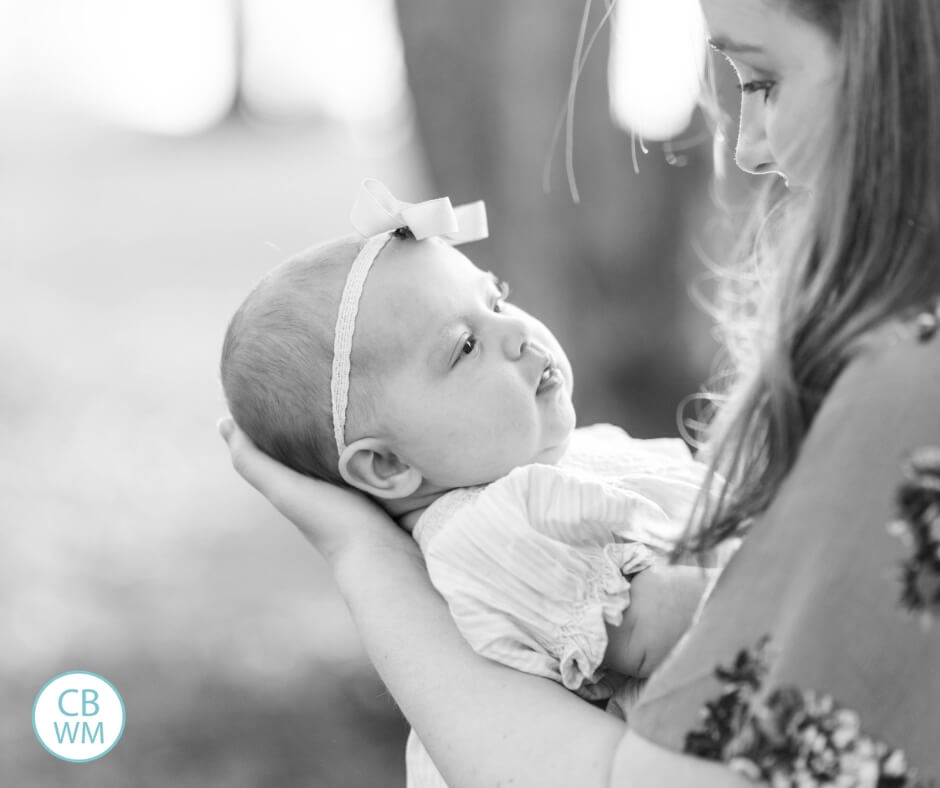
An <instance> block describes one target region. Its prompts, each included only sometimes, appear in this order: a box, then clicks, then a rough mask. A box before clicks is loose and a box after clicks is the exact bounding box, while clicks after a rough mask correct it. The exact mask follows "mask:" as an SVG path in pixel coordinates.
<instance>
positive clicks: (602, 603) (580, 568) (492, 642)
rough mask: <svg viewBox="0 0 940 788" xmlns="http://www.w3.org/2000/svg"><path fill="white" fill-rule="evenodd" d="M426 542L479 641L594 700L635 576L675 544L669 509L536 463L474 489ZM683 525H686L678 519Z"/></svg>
mask: <svg viewBox="0 0 940 788" xmlns="http://www.w3.org/2000/svg"><path fill="white" fill-rule="evenodd" d="M471 495H472V497H471V499H470V500H465V501H464V502H463V503H464V504H465V505H462V506H460V507H458V508H457V509H456V511H454V512H453V513H452V514H450V516H449V517H448V519H447V522H446V524H444V525H443V526H442V527H439V528H437V529H436V531H435V532H433V533H430V534H428V533H425V534H423V535H422V536H421V537H420V538H419V542H422V548H423V550H424V552H425V558H426V561H427V566H428V572H429V574H430V577H431V580H432V582H433V583H434V585H435V586H436V587H437V589H438V590H439V591H440V593H441V594H442V595H443V596H444V597H445V599H446V600H447V602H448V604H449V606H450V610H451V613H452V615H453V617H454V619H455V621H456V623H457V626H458V627H459V629H460V631H461V632H462V633H463V635H464V637H465V638H466V639H467V641H469V643H470V644H471V645H472V646H473V648H474V649H475V650H476V651H477V652H478V653H480V654H482V655H483V656H486V657H488V658H490V659H493V660H496V661H498V662H502V663H504V664H506V665H509V666H510V667H513V668H516V669H518V670H523V671H525V672H527V673H533V674H536V675H540V676H545V677H548V678H551V679H554V680H555V681H558V682H560V683H562V684H564V686H565V687H567V688H568V689H571V690H575V691H577V692H578V693H579V694H581V695H582V696H584V697H587V698H591V699H598V698H605V697H608V696H609V695H610V694H611V692H612V691H613V689H614V688H615V687H616V684H617V683H618V681H619V679H618V681H614V679H613V677H608V676H606V675H605V672H604V670H603V668H602V667H601V662H602V660H603V657H604V653H605V651H606V648H607V629H606V627H607V625H612V626H617V625H619V624H620V623H621V620H622V617H623V612H624V610H625V609H626V608H627V606H628V605H629V604H630V582H629V580H628V579H627V578H628V577H629V576H630V575H632V574H634V573H636V572H639V571H640V570H642V569H644V568H646V567H647V566H649V565H650V564H651V563H653V562H654V561H656V560H658V557H659V556H661V555H662V552H663V550H664V549H668V547H669V546H670V544H669V540H668V538H666V537H664V536H662V535H661V534H663V533H672V531H673V529H674V528H675V524H673V523H672V522H671V520H670V517H669V515H668V514H667V513H666V511H665V510H664V509H663V508H662V507H660V506H659V505H657V504H656V503H654V502H653V501H652V500H651V499H649V498H647V497H645V496H643V495H642V494H639V493H635V492H632V491H628V490H623V489H617V488H615V487H612V486H611V485H608V484H604V483H603V482H601V481H598V480H592V479H588V478H585V477H582V476H579V475H578V474H577V473H575V472H572V471H570V470H565V469H562V468H558V467H553V466H545V465H530V466H526V467H523V468H517V469H516V470H514V471H513V472H512V473H510V474H509V475H508V476H506V477H504V478H503V479H500V480H499V481H497V482H495V483H493V484H491V485H489V486H488V487H487V488H485V489H483V490H482V491H477V494H471ZM679 527H680V528H681V524H679Z"/></svg>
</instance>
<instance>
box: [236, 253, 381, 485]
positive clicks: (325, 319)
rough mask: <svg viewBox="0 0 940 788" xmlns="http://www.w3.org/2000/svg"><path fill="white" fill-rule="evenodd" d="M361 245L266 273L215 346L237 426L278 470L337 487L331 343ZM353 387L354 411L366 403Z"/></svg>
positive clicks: (298, 257)
mask: <svg viewBox="0 0 940 788" xmlns="http://www.w3.org/2000/svg"><path fill="white" fill-rule="evenodd" d="M364 243H365V241H364V240H363V239H361V238H359V237H347V238H342V239H339V240H337V241H332V242H329V243H326V244H323V245H321V246H317V247H314V248H312V249H309V250H307V251H305V252H301V253H300V254H298V255H296V256H295V257H293V258H291V259H289V260H287V261H286V262H284V263H282V264H281V265H279V266H278V267H277V268H275V269H273V270H272V271H270V272H269V273H268V274H267V275H266V276H265V277H264V278H263V279H262V280H261V281H260V282H259V283H258V284H257V286H256V287H255V288H254V290H252V291H251V293H250V294H249V295H248V297H247V298H246V299H245V301H244V303H242V305H241V306H240V307H239V308H238V311H236V312H235V315H234V316H233V317H232V320H231V322H230V323H229V326H228V330H227V331H226V333H225V341H224V343H223V345H222V360H221V374H222V388H223V390H224V391H225V397H226V400H227V401H228V407H229V411H230V412H231V414H232V417H233V418H234V419H235V422H236V423H237V424H238V426H239V427H241V429H242V430H243V431H244V432H245V434H247V435H248V437H249V438H251V439H252V441H254V443H255V444H256V445H257V446H258V448H260V449H261V450H262V451H264V452H265V453H267V454H269V455H270V456H271V457H273V458H274V459H276V460H278V461H279V462H282V463H283V464H285V465H287V466H288V467H290V468H293V469H294V470H295V471H298V472H300V473H303V474H305V475H307V476H313V477H315V478H319V479H325V480H326V481H330V482H334V483H336V484H342V483H343V480H342V478H341V477H340V475H339V472H338V470H337V462H338V459H339V458H338V456H337V453H336V443H335V440H334V437H333V416H332V406H331V399H330V376H331V369H332V362H333V335H334V331H335V323H336V313H337V309H338V305H339V300H340V297H341V295H342V291H343V285H344V283H345V281H346V275H347V273H348V272H349V268H350V266H351V265H352V262H353V260H354V259H355V257H356V255H357V254H358V253H359V251H360V250H361V249H362V247H363V245H364ZM357 380H358V382H357V387H358V389H359V391H358V392H357V394H359V396H357V398H356V399H357V402H356V405H357V407H358V408H359V409H361V408H363V407H368V400H369V397H368V396H367V394H368V392H367V390H366V391H363V388H364V387H363V386H362V385H360V384H361V383H362V382H363V381H362V377H361V376H358V375H357ZM365 388H366V389H368V387H367V386H366V387H365ZM363 394H366V396H362V395H363ZM350 408H351V409H352V408H353V403H352V402H351V403H350Z"/></svg>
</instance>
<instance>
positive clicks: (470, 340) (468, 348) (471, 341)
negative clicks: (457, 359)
mask: <svg viewBox="0 0 940 788" xmlns="http://www.w3.org/2000/svg"><path fill="white" fill-rule="evenodd" d="M476 346H477V338H476V337H474V336H470V337H467V339H466V341H464V343H463V346H462V347H461V348H460V355H461V356H469V355H470V354H471V353H473V351H474V350H476Z"/></svg>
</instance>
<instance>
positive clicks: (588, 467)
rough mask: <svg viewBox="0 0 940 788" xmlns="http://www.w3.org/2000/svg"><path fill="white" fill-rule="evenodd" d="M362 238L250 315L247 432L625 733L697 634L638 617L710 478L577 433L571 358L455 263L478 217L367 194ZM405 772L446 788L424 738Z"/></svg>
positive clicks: (289, 265)
mask: <svg viewBox="0 0 940 788" xmlns="http://www.w3.org/2000/svg"><path fill="white" fill-rule="evenodd" d="M352 218H353V224H354V226H355V227H356V228H357V229H358V230H359V231H360V232H361V233H362V236H361V237H350V238H346V239H341V240H338V241H334V242H331V243H327V244H325V245H322V246H319V247H316V248H315V249H313V250H311V251H308V252H305V253H302V254H301V255H299V256H297V257H295V258H293V259H291V260H288V261H287V262H286V263H284V264H282V265H281V266H279V267H277V268H275V269H274V270H273V271H271V272H270V273H269V274H268V275H267V276H266V277H265V278H264V279H263V280H262V281H261V282H260V283H259V284H258V286H257V287H256V288H255V289H254V291H253V292H252V293H251V294H250V295H249V296H248V298H247V299H246V300H245V302H244V303H243V304H242V305H241V307H240V308H239V309H238V311H237V312H236V314H235V316H234V317H233V319H232V321H231V324H230V325H229V328H228V332H227V334H226V337H225V342H224V347H223V351H222V364H221V371H222V384H223V387H224V390H225V395H226V398H227V400H228V404H229V407H230V410H231V413H232V416H233V417H234V419H235V421H236V422H237V423H238V425H239V426H240V427H241V428H242V430H244V432H245V433H246V434H247V435H248V436H249V437H250V438H251V439H252V440H253V441H254V442H255V443H256V444H257V445H258V446H259V447H260V448H261V449H262V450H264V451H265V452H267V453H268V454H270V455H271V456H272V457H274V458H275V459H277V460H279V461H281V462H282V463H284V464H286V465H288V466H290V467H292V468H294V469H295V470H297V471H300V472H302V473H305V474H309V475H311V476H315V477H318V478H322V479H326V480H328V481H332V482H335V483H337V484H347V485H349V486H351V487H354V488H356V489H358V490H361V491H363V492H365V493H367V494H369V495H370V496H372V497H373V498H374V499H376V500H377V501H379V502H380V503H381V504H383V505H384V507H385V508H386V510H387V511H388V512H389V513H390V514H391V515H392V516H393V517H394V518H395V519H396V520H397V521H398V522H399V523H400V524H401V526H402V527H404V528H405V529H407V530H408V531H409V532H411V533H412V534H413V536H414V538H415V539H416V540H417V542H418V544H419V546H420V547H421V550H422V552H423V554H424V556H425V560H426V562H427V567H428V573H429V575H430V577H431V580H432V582H433V583H434V585H435V586H436V588H437V589H438V590H439V591H440V593H441V594H442V595H443V596H444V598H445V599H446V600H447V602H448V604H449V606H450V610H451V613H452V615H453V616H454V619H455V620H456V622H457V625H458V627H459V628H460V630H461V632H462V634H463V635H464V637H465V638H466V639H467V640H468V642H469V643H470V644H471V645H472V646H473V648H474V649H475V650H476V651H477V652H478V653H480V654H482V655H484V656H486V657H489V658H491V659H494V660H497V661H499V662H502V663H504V664H507V665H509V666H511V667H514V668H517V669H519V670H524V671H526V672H529V673H533V674H536V675H540V676H545V677H548V678H551V679H554V680H555V681H558V682H560V683H562V684H563V685H564V686H565V687H567V688H568V689H570V690H573V691H575V692H577V693H578V694H580V695H581V696H582V697H584V698H586V699H589V700H593V701H602V700H603V701H607V702H608V708H609V709H611V710H612V711H614V712H619V713H621V714H622V713H623V710H624V709H625V708H626V707H628V706H629V702H630V698H631V696H632V693H634V692H635V690H636V683H635V681H634V680H633V678H630V677H628V676H626V675H624V674H625V673H632V674H633V677H634V678H635V677H637V676H639V675H640V674H642V675H648V673H649V671H650V670H651V669H652V668H653V667H655V662H656V658H655V657H654V656H651V655H657V654H662V653H664V652H665V651H666V650H668V648H669V646H671V645H672V643H673V642H674V640H675V638H676V636H677V633H678V632H680V631H681V629H682V628H683V626H685V625H686V624H687V623H688V622H689V621H690V620H691V615H692V612H693V610H692V607H694V605H691V606H690V605H688V604H686V605H685V606H684V607H683V606H682V605H680V606H679V609H680V612H679V614H678V615H679V617H680V618H681V619H682V620H681V622H680V623H681V626H678V627H677V626H675V622H670V623H671V625H667V623H666V622H664V621H663V622H660V621H659V620H658V618H657V620H655V621H650V622H647V626H645V627H643V628H642V629H641V628H640V627H637V626H635V625H633V624H630V625H628V624H627V620H626V619H627V618H628V617H625V615H624V613H625V611H627V609H628V608H629V606H630V604H631V596H630V587H631V580H632V579H633V577H634V576H635V575H636V574H637V573H639V572H641V571H643V570H644V569H647V568H648V567H650V566H651V565H653V564H654V563H656V562H659V561H661V560H662V559H663V558H664V557H665V555H666V554H667V553H668V552H669V551H670V550H671V549H672V547H673V546H674V545H675V543H676V541H677V539H678V538H679V537H680V536H681V534H682V533H683V531H684V529H685V525H686V522H687V521H688V519H689V516H690V514H691V511H692V507H693V503H694V501H695V499H696V497H697V495H698V494H699V492H700V490H701V489H702V484H703V480H704V476H705V470H704V466H703V465H702V464H700V463H698V462H696V461H694V460H693V459H692V457H691V455H690V453H689V450H688V449H687V447H686V446H685V444H684V443H682V441H679V440H652V441H641V440H634V439H631V438H630V437H629V436H628V435H627V434H626V433H624V432H623V431H622V430H619V429H617V428H615V427H611V426H608V425H599V426H598V425H596V426H593V427H589V428H587V429H579V430H575V411H574V407H573V405H572V399H571V394H572V386H573V377H572V371H571V366H570V364H569V362H568V358H567V357H566V355H565V352H564V350H563V349H562V348H561V346H560V345H559V343H558V341H557V340H556V339H555V337H554V336H553V335H552V333H551V331H549V330H548V328H547V327H546V326H545V325H543V324H542V323H541V322H539V321H538V320H536V319H535V318H534V317H532V316H531V315H529V314H528V313H526V312H525V311H523V310H522V309H520V308H518V307H517V306H514V305H513V304H511V303H509V302H508V300H507V297H508V288H507V286H506V285H505V284H504V283H501V282H500V281H499V280H498V279H497V278H496V277H495V276H494V275H493V274H490V273H487V272H484V271H481V270H480V269H479V268H477V267H476V266H475V265H474V264H473V263H472V262H471V261H470V260H469V259H468V258H467V257H465V256H464V255H463V254H461V253H460V252H458V251H457V250H456V249H454V248H453V246H452V244H453V243H456V242H459V241H461V240H475V239H476V238H480V237H485V234H486V229H485V214H484V213H483V209H482V204H475V205H473V206H462V207H461V208H459V209H457V210H456V211H455V210H454V209H452V208H451V206H450V203H449V201H448V200H446V199H444V200H435V201H431V202H428V203H420V204H417V205H408V204H405V203H399V202H398V201H397V200H395V199H394V198H393V197H392V196H391V194H390V193H389V192H388V191H387V190H386V189H385V188H384V187H383V186H382V185H381V184H379V183H378V182H376V181H366V183H364V184H363V189H362V191H361V193H360V198H359V201H358V202H357V204H356V206H355V208H354V210H353V216H352ZM445 238H446V239H447V240H445ZM708 580H709V574H708V573H706V572H702V573H701V586H700V591H701V592H704V590H705V585H706V583H707V582H708ZM627 629H629V631H627ZM641 632H642V634H641ZM647 633H648V636H649V638H650V642H648V643H647V642H638V641H639V639H641V638H643V637H646V636H647ZM657 639H659V640H662V639H666V640H667V641H668V642H666V643H665V644H663V643H654V642H653V641H656V640H657ZM625 644H626V645H625ZM638 653H645V654H646V655H647V656H651V658H650V659H649V660H647V661H646V662H645V663H644V664H643V666H642V668H641V669H637V668H636V664H637V663H636V659H635V655H636V654H638ZM407 761H408V784H409V786H430V785H437V786H442V785H444V781H443V779H442V778H441V777H440V775H439V774H438V773H437V771H436V769H435V768H434V765H433V764H432V763H431V761H430V759H429V758H428V756H427V754H426V752H424V750H423V747H422V746H421V744H420V742H419V741H418V740H417V738H416V737H415V735H414V733H413V732H412V734H411V737H410V738H409V743H408V753H407Z"/></svg>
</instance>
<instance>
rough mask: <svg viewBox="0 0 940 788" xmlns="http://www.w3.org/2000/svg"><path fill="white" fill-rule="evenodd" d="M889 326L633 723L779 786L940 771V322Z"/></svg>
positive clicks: (935, 779) (924, 782) (937, 778)
mask: <svg viewBox="0 0 940 788" xmlns="http://www.w3.org/2000/svg"><path fill="white" fill-rule="evenodd" d="M937 324H938V319H937V315H936V314H935V313H924V314H922V315H921V316H920V317H919V318H918V319H917V320H916V321H912V322H904V323H893V324H891V325H889V326H885V327H883V328H882V329H879V330H878V331H877V332H875V334H874V335H873V336H872V338H871V341H870V342H869V343H868V344H867V346H866V349H865V350H864V351H862V352H861V353H860V354H859V355H858V356H857V357H856V358H855V359H853V361H851V362H850V363H849V365H848V366H847V368H846V369H845V370H844V372H843V373H842V374H841V376H840V377H839V379H838V380H837V381H836V383H835V385H834V386H833V388H832V390H831V391H830V393H829V395H828V396H827V399H826V401H825V403H824V404H823V406H822V408H821V409H820V411H819V413H818V414H817V416H816V419H815V421H814V423H813V425H812V427H811V430H810V432H809V434H808V435H807V438H806V440H805V442H804V444H803V448H802V450H801V453H800V456H799V458H798V460H797V462H796V464H795V465H794V467H793V469H792V471H791V472H790V474H789V476H788V477H787V480H786V481H785V483H784V485H783V486H782V487H781V489H780V491H779V492H778V494H777V497H776V498H775V500H774V502H773V504H772V505H771V507H770V508H769V509H768V510H767V511H766V512H765V513H764V515H763V516H762V517H761V518H760V519H759V520H758V521H757V522H756V523H755V524H754V525H753V527H752V528H751V530H750V532H749V533H748V534H747V536H746V537H745V538H744V540H743V545H742V546H741V548H740V549H739V551H738V552H737V554H736V555H735V556H734V558H732V560H731V561H730V563H729V564H728V566H727V568H726V569H725V571H724V572H723V573H722V575H721V577H720V578H719V580H718V582H717V584H716V586H715V588H714V590H713V592H712V594H711V596H710V597H709V599H708V602H707V603H706V604H705V605H704V606H703V608H702V609H701V610H700V611H699V615H698V617H697V619H696V622H695V623H694V624H693V626H692V628H691V629H690V630H689V631H688V632H687V633H686V635H685V636H684V638H683V639H682V640H681V641H680V643H679V645H678V646H677V647H676V649H675V650H674V651H673V653H672V654H671V655H670V657H669V658H668V659H667V660H666V661H665V663H664V664H663V665H662V666H661V667H660V669H659V670H658V671H657V673H656V674H655V675H654V676H653V677H652V679H651V680H650V682H649V684H648V685H647V687H646V689H645V691H644V693H643V695H642V696H641V698H640V700H639V703H638V705H637V706H636V707H635V708H634V710H633V712H632V714H631V719H630V724H631V726H632V728H633V730H634V731H635V732H636V733H638V734H639V735H640V736H641V737H643V738H645V739H647V740H649V741H652V742H654V743H656V744H658V745H660V746H663V747H665V748H667V749H670V750H673V751H676V752H684V753H687V754H690V755H693V756H695V757H699V758H705V759H708V760H715V761H721V762H724V763H726V764H728V765H729V766H730V768H732V769H733V770H734V771H736V772H737V773H738V774H741V775H744V776H746V777H748V778H750V779H752V780H754V781H755V782H759V783H766V784H770V785H773V786H810V785H838V786H881V787H882V788H887V786H928V785H940V331H938V325H937Z"/></svg>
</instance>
